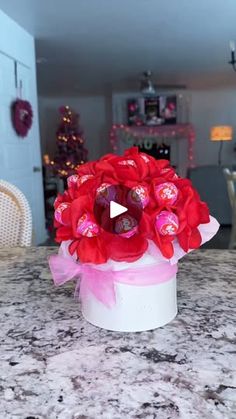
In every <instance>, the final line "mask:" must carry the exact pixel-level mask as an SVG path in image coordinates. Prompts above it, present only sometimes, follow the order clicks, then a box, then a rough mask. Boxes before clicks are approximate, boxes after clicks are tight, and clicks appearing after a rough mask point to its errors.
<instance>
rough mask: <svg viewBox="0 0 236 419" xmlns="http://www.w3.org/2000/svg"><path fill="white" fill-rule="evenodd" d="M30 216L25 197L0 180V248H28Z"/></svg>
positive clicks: (15, 188) (30, 238)
mask: <svg viewBox="0 0 236 419" xmlns="http://www.w3.org/2000/svg"><path fill="white" fill-rule="evenodd" d="M31 242H32V215H31V210H30V207H29V204H28V201H27V199H26V197H25V195H24V194H23V193H22V192H21V191H20V190H19V189H18V188H17V187H16V186H14V185H12V184H11V183H8V182H6V181H5V180H1V179H0V247H3V246H4V247H12V246H30V245H31Z"/></svg>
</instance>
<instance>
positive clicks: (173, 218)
mask: <svg viewBox="0 0 236 419" xmlns="http://www.w3.org/2000/svg"><path fill="white" fill-rule="evenodd" d="M107 185H109V186H112V185H122V186H124V187H127V188H129V190H131V191H133V190H135V191H136V192H137V193H138V194H139V196H140V197H141V202H142V205H143V210H142V217H141V220H140V222H139V224H138V225H137V226H136V228H134V229H133V230H132V231H131V234H129V235H124V234H122V233H120V234H112V233H110V232H109V231H106V230H104V229H103V228H102V227H101V226H99V225H98V223H97V221H96V218H95V216H94V211H93V208H94V202H95V200H96V196H97V193H98V190H99V188H101V187H104V188H105V189H106V186H107ZM104 214H107V213H106V209H104ZM209 222H210V217H209V210H208V207H207V205H206V204H205V203H204V202H202V201H201V199H200V197H199V195H198V193H197V191H196V190H195V189H194V188H193V186H192V184H191V181H190V180H188V179H183V178H180V177H179V176H177V174H176V173H175V171H174V169H173V168H172V167H171V166H170V164H169V161H167V160H155V159H154V158H153V157H151V156H148V155H146V154H145V153H139V151H138V148H136V147H132V148H130V149H129V150H127V151H126V152H125V154H124V156H116V155H114V154H107V155H105V156H104V157H102V158H101V159H99V160H97V161H95V162H89V163H86V164H84V165H82V166H80V167H79V168H78V169H77V170H76V174H75V175H72V176H70V177H69V178H68V189H67V190H66V191H65V192H64V194H63V195H59V196H58V197H57V199H56V201H55V222H54V225H55V227H56V229H57V231H56V241H57V242H59V243H61V242H63V241H68V240H69V241H70V245H69V252H70V254H71V255H76V257H77V258H78V259H79V261H80V262H81V263H94V264H101V263H105V262H107V260H108V259H113V260H115V261H126V262H134V261H136V260H138V259H139V258H140V257H141V256H142V255H143V254H144V253H145V252H146V250H147V248H148V243H149V241H150V240H151V241H153V242H154V243H155V244H156V246H157V247H158V248H159V249H160V251H161V253H162V255H163V256H164V257H165V258H168V259H170V258H171V257H172V256H173V253H174V246H173V243H174V242H175V241H177V242H178V243H179V245H180V247H181V248H182V249H183V250H184V251H185V252H188V251H189V250H190V249H196V248H198V247H200V245H201V241H202V239H201V234H200V232H199V229H198V226H199V225H200V224H205V223H209Z"/></svg>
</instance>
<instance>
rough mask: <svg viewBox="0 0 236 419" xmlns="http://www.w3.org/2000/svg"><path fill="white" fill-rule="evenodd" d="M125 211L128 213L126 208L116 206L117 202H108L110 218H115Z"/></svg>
mask: <svg viewBox="0 0 236 419" xmlns="http://www.w3.org/2000/svg"><path fill="white" fill-rule="evenodd" d="M126 211H128V208H126V207H123V205H120V204H117V202H114V201H110V218H114V217H117V215H120V214H123V213H124V212H126Z"/></svg>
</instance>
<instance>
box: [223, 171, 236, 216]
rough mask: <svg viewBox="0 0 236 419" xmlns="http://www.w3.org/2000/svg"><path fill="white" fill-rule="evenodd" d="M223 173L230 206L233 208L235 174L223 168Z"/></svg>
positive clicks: (235, 195)
mask: <svg viewBox="0 0 236 419" xmlns="http://www.w3.org/2000/svg"><path fill="white" fill-rule="evenodd" d="M223 172H224V175H225V178H226V181H227V189H228V194H229V200H230V204H231V206H232V208H233V207H234V205H235V200H236V188H235V183H236V172H231V171H230V170H229V169H227V168H225V169H224V170H223Z"/></svg>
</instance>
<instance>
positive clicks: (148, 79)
mask: <svg viewBox="0 0 236 419" xmlns="http://www.w3.org/2000/svg"><path fill="white" fill-rule="evenodd" d="M140 91H141V93H142V94H143V95H145V96H152V95H156V89H155V87H154V85H153V82H152V72H151V71H150V70H148V71H144V72H143V77H142V79H141V80H140Z"/></svg>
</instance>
